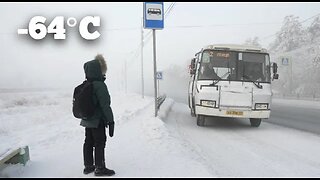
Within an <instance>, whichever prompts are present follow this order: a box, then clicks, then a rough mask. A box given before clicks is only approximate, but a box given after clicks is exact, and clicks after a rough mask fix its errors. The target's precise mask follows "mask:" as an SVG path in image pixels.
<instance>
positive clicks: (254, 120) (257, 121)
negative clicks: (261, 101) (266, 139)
mask: <svg viewBox="0 0 320 180" xmlns="http://www.w3.org/2000/svg"><path fill="white" fill-rule="evenodd" d="M250 124H251V126H252V127H259V126H260V124H261V119H259V118H250Z"/></svg>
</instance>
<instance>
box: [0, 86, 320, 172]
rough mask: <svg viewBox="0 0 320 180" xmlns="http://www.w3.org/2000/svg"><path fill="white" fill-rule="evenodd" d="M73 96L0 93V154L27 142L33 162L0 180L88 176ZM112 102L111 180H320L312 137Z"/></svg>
mask: <svg viewBox="0 0 320 180" xmlns="http://www.w3.org/2000/svg"><path fill="white" fill-rule="evenodd" d="M71 96H72V92H71V91H70V92H68V91H67V92H66V91H45V92H20V93H19V92H15V93H9V92H7V93H0V154H1V152H4V151H5V150H6V149H7V148H8V147H19V146H23V145H28V146H29V149H30V159H31V160H30V161H29V162H28V163H27V165H26V166H22V165H11V166H8V167H6V168H4V169H2V170H0V177H93V174H89V175H83V174H82V170H83V159H82V145H83V140H84V128H83V127H81V126H80V125H79V120H78V119H75V118H74V117H73V116H72V112H71V104H72V101H71ZM111 98H112V108H113V111H114V115H115V121H116V126H115V135H114V137H112V138H110V137H109V136H108V137H107V139H108V140H107V148H106V163H107V166H108V167H110V168H112V169H114V170H115V171H116V175H115V177H252V176H254V177H277V176H280V177H283V176H285V177H300V176H303V177H319V176H320V170H319V169H320V154H319V153H318V152H320V137H319V136H317V135H314V134H311V133H306V132H302V131H298V130H294V129H290V128H285V127H281V126H277V125H273V124H269V123H267V122H263V123H262V125H261V127H259V128H251V127H250V125H249V122H248V121H245V120H239V119H227V120H214V119H211V120H210V121H208V122H207V126H206V127H198V126H196V122H195V118H193V117H191V116H190V112H189V109H188V107H187V105H185V104H181V103H175V102H174V101H173V100H171V99H167V100H166V101H165V102H164V104H163V105H162V106H161V109H160V112H159V117H158V118H155V117H154V102H153V97H145V98H144V99H142V98H141V95H137V94H123V93H118V94H117V93H112V92H111ZM279 102H280V100H279ZM281 102H282V103H284V104H285V102H284V101H281ZM305 104H307V103H306V102H305Z"/></svg>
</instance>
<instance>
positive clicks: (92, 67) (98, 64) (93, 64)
mask: <svg viewBox="0 0 320 180" xmlns="http://www.w3.org/2000/svg"><path fill="white" fill-rule="evenodd" d="M83 68H84V72H85V74H86V79H87V80H89V81H104V80H105V77H104V75H105V74H106V72H107V64H106V61H105V60H104V58H103V56H102V55H100V54H98V55H97V56H96V57H95V59H94V60H91V61H88V62H86V63H85V64H84V66H83Z"/></svg>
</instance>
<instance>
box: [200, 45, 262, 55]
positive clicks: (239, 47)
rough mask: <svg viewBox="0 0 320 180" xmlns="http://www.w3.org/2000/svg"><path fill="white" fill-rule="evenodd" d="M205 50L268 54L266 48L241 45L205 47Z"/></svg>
mask: <svg viewBox="0 0 320 180" xmlns="http://www.w3.org/2000/svg"><path fill="white" fill-rule="evenodd" d="M203 49H217V50H218V49H223V50H234V51H255V52H263V53H266V52H267V50H266V49H265V48H261V47H257V46H249V45H239V44H213V45H207V46H205V47H203Z"/></svg>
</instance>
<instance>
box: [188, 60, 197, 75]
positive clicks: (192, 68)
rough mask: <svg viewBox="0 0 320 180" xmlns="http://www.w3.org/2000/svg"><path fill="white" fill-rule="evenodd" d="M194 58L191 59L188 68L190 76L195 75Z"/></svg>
mask: <svg viewBox="0 0 320 180" xmlns="http://www.w3.org/2000/svg"><path fill="white" fill-rule="evenodd" d="M195 63H196V58H192V59H191V63H190V67H189V70H190V74H195V72H196V64H195Z"/></svg>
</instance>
